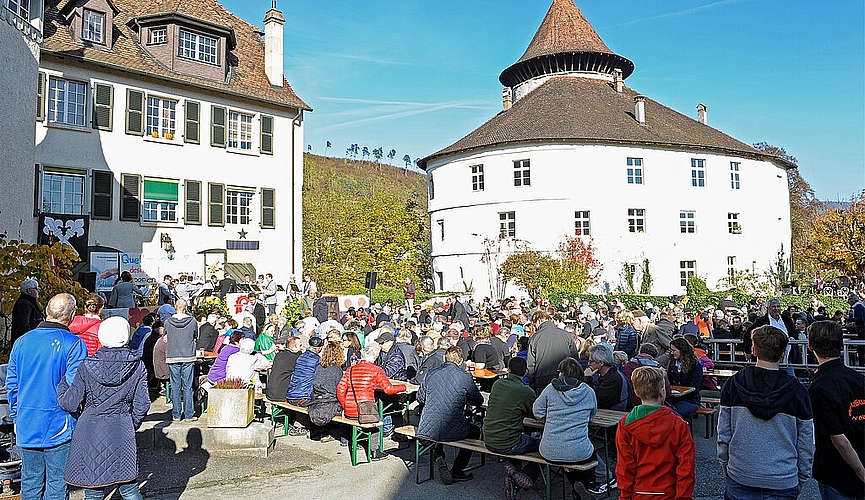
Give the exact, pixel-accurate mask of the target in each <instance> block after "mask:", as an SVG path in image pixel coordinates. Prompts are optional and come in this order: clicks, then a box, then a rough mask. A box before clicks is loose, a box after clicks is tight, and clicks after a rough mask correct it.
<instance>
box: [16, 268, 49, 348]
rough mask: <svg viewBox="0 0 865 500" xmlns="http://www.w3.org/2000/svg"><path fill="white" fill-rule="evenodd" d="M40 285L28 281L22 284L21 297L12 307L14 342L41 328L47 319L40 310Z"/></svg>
mask: <svg viewBox="0 0 865 500" xmlns="http://www.w3.org/2000/svg"><path fill="white" fill-rule="evenodd" d="M38 298H39V283H37V282H36V280H33V279H26V280H24V281H23V282H22V283H21V295H19V296H18V300H16V301H15V305H14V306H12V342H13V343H14V342H15V340H16V339H17V338H18V337H20V336H22V335H24V334H25V333H27V332H29V331H30V330H33V329H35V328H36V327H38V326H39V323H41V322H42V321H43V320H44V319H45V317H44V316H42V311H40V310H39V304H38V303H37V302H36V299H38Z"/></svg>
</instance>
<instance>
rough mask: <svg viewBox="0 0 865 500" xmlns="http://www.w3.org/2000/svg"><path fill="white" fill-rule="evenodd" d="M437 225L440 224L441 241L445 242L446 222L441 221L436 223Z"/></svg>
mask: <svg viewBox="0 0 865 500" xmlns="http://www.w3.org/2000/svg"><path fill="white" fill-rule="evenodd" d="M436 224H438V226H439V240H440V241H444V240H445V221H444V220H442V219H439V220H437V221H436Z"/></svg>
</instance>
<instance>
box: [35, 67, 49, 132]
mask: <svg viewBox="0 0 865 500" xmlns="http://www.w3.org/2000/svg"><path fill="white" fill-rule="evenodd" d="M46 80H47V79H46V78H45V73H39V76H38V78H36V121H38V122H41V121H42V120H44V119H45V83H46Z"/></svg>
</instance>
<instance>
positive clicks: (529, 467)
mask: <svg viewBox="0 0 865 500" xmlns="http://www.w3.org/2000/svg"><path fill="white" fill-rule="evenodd" d="M540 444H541V440H540V439H538V438H536V437H532V436H530V435H528V434H526V433H525V432H524V433H522V434H520V440H519V441H517V444H515V445H514V446H513V447H512V448H510V449H508V450H503V449H500V448H492V447H490V446H487V449H489V450H490V451H493V452H495V453H501V454H502V455H522V454H524V453H531V452H533V451H538V446H539V445H540ZM508 461H509V462H510V463H512V464H513V465H514V466H515V467H517V468H520V467H522V472H523V474H526V475H527V476H529V477H530V478H532V481H535V480H536V479H537V478H538V477H539V476H540V475H541V468H540V467H539V466H538V464H536V463H534V462H526V464H525V465H522V464H521V463H520V461H519V460H515V459H511V458H509V459H508Z"/></svg>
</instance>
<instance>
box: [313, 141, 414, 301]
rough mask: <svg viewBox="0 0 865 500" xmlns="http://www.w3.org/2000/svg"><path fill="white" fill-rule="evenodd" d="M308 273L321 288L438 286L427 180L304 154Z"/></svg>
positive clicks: (337, 290) (340, 290)
mask: <svg viewBox="0 0 865 500" xmlns="http://www.w3.org/2000/svg"><path fill="white" fill-rule="evenodd" d="M303 167H304V168H303V177H304V184H303V267H304V269H305V270H306V272H308V273H310V274H311V275H312V276H313V279H315V280H316V282H317V283H318V286H319V289H320V290H322V291H325V292H327V293H348V292H356V291H359V290H361V289H363V286H364V277H365V275H366V272H367V271H376V272H378V285H379V286H380V287H381V286H385V287H394V288H401V287H402V284H403V283H404V282H405V278H407V277H411V278H412V279H414V281H415V283H417V284H418V285H419V288H420V287H425V286H426V285H427V284H428V283H431V281H430V257H429V256H430V242H429V217H428V216H427V191H426V177H425V176H424V175H423V174H419V173H416V172H411V171H406V170H404V169H402V168H395V167H391V166H388V165H385V164H381V163H375V162H367V161H356V160H348V159H345V158H330V157H323V156H318V155H313V154H306V155H304V161H303Z"/></svg>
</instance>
